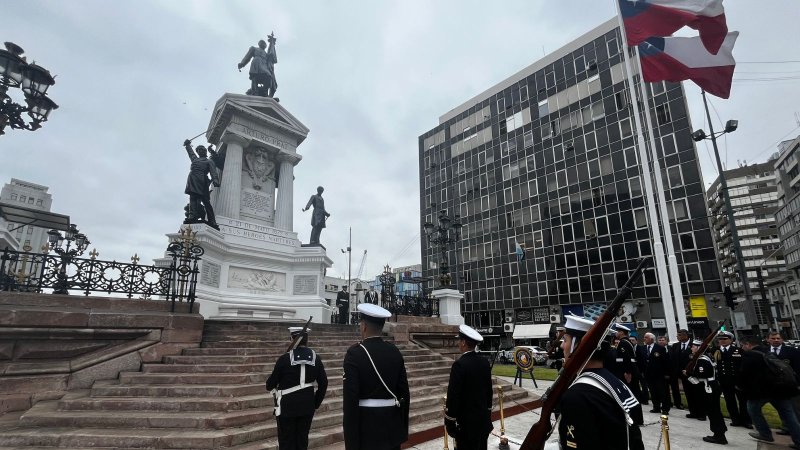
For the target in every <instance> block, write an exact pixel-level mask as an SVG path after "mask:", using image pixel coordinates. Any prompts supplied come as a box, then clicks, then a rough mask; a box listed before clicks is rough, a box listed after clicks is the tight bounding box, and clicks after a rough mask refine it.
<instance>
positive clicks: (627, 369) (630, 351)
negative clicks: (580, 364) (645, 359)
mask: <svg viewBox="0 0 800 450" xmlns="http://www.w3.org/2000/svg"><path fill="white" fill-rule="evenodd" d="M613 328H614V331H615V333H616V338H617V339H618V340H619V343H618V344H617V350H616V355H615V357H614V363H615V364H614V365H613V366H612V367H606V368H607V369H608V370H610V371H611V373H613V374H614V375H616V376H617V378H619V379H620V380H622V382H623V383H625V385H626V386H628V388H630V390H631V392H633V395H635V396H636V398H637V399H639V400H640V401H641V400H642V399H643V398H644V396H643V395H642V392H641V390H640V389H639V378H641V374H640V373H639V369H638V368H637V367H636V350H635V349H634V348H633V344H632V343H631V341H630V340H629V339H628V336H629V335H630V332H631V329H630V328H628V327H626V326H625V325H622V324H619V323H617V324H614V327H613Z"/></svg>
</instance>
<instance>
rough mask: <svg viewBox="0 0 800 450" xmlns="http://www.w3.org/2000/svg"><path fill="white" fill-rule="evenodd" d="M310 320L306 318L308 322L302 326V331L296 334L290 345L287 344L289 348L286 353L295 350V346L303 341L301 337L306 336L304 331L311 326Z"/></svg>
mask: <svg viewBox="0 0 800 450" xmlns="http://www.w3.org/2000/svg"><path fill="white" fill-rule="evenodd" d="M311 319H313V317H309V318H308V322H306V324H305V325H303V329H302V330H300V333H298V334H297V336H295V338H294V339H292V343H291V344H289V348H287V349H286V353H289V352H290V351H292V350H294V349H296V348H297V345H298V344H300V341H301V340H302V339H303V335H304V334H306V330H307V329H308V326H309V325H310V324H311Z"/></svg>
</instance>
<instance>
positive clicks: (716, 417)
mask: <svg viewBox="0 0 800 450" xmlns="http://www.w3.org/2000/svg"><path fill="white" fill-rule="evenodd" d="M702 345H703V342H702V341H700V340H697V339H695V340H694V341H692V353H697V352H698V351H700V347H701V346H702ZM685 375H686V376H687V377H688V380H689V383H691V385H692V390H693V391H694V396H695V399H697V401H698V403H699V404H698V411H699V412H700V413H701V414H702V418H699V419H700V420H706V415H707V416H708V420H709V425H710V428H711V432H712V433H714V434H713V435H711V436H705V437H703V440H704V441H705V442H711V443H712V444H722V445H725V444H727V443H728V440H727V439H726V438H725V432H726V431H728V427H727V426H725V420H724V419H723V418H722V411H721V410H720V406H719V397H720V394H721V392H720V389H719V383H718V382H717V379H716V376H715V375H716V374H715V370H714V363H713V362H712V361H711V358H709V357H708V355H705V354H703V355H700V357H699V358H698V359H697V363H696V364H695V365H694V369H692V372H691V373H685ZM687 417H688V416H687Z"/></svg>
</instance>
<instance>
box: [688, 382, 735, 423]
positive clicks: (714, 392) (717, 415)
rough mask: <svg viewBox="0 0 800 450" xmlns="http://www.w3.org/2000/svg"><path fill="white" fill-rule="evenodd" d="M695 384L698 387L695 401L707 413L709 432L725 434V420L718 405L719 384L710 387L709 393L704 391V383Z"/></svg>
mask: <svg viewBox="0 0 800 450" xmlns="http://www.w3.org/2000/svg"><path fill="white" fill-rule="evenodd" d="M695 386H697V387H698V390H697V391H696V392H697V396H698V397H697V401H698V403H701V404H702V408H703V411H705V414H707V415H708V421H709V425H710V428H711V432H712V433H714V434H715V435H716V434H725V432H726V431H728V427H727V426H725V420H724V419H723V418H722V410H721V409H720V407H719V397H720V394H722V392H720V390H719V386H715V387H714V388H712V389H711V393H710V394H709V393H707V392H706V391H705V384H703V383H700V384H697V385H695Z"/></svg>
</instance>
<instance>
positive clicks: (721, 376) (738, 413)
mask: <svg viewBox="0 0 800 450" xmlns="http://www.w3.org/2000/svg"><path fill="white" fill-rule="evenodd" d="M733 338H734V336H733V333H731V332H730V331H720V332H719V334H718V335H717V342H718V344H719V348H718V349H717V350H716V351H715V352H714V362H715V363H716V365H717V381H718V382H719V386H720V389H721V390H722V395H724V396H725V406H727V408H728V414H729V415H730V418H731V426H732V427H745V428H753V424H752V422H751V421H750V415H749V414H747V400H746V399H745V397H744V392H742V391H737V390H736V379H737V378H738V375H739V371H740V370H741V368H742V349H740V348H739V346H737V345H736V344H734V343H733Z"/></svg>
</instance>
